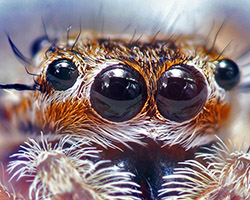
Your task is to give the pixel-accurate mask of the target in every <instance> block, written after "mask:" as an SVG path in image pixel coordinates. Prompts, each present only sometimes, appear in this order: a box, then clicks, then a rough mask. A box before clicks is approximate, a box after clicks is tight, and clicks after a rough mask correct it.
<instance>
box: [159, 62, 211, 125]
mask: <svg viewBox="0 0 250 200" xmlns="http://www.w3.org/2000/svg"><path fill="white" fill-rule="evenodd" d="M155 98H156V104H157V107H158V110H159V112H160V113H161V115H162V116H164V117H165V118H167V119H169V120H172V121H176V122H182V121H185V120H189V119H192V118H193V117H195V116H196V115H197V114H198V113H199V111H200V110H201V108H202V107H203V105H204V103H205V102H206V100H207V84H206V82H205V80H204V77H203V76H202V74H201V73H200V72H199V71H198V70H196V69H195V68H194V67H192V66H188V65H184V66H182V65H175V66H172V67H171V68H170V69H168V70H166V71H165V72H164V73H163V74H162V75H161V77H160V79H159V80H158V82H157V93H156V97H155Z"/></svg>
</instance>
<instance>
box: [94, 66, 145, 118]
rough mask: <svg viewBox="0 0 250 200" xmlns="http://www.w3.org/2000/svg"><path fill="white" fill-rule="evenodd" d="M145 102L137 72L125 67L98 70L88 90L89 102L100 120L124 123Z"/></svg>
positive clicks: (141, 81) (143, 91)
mask: <svg viewBox="0 0 250 200" xmlns="http://www.w3.org/2000/svg"><path fill="white" fill-rule="evenodd" d="M146 99H147V89H146V83H145V81H144V79H143V78H142V76H141V75H140V73H139V72H138V71H136V70H134V69H133V68H130V67H128V66H125V65H113V66H111V67H108V68H106V69H104V70H103V71H101V72H100V73H99V74H98V75H97V76H96V78H95V81H94V83H93V85H92V87H91V92H90V101H91V104H92V107H93V108H94V109H95V111H96V112H97V113H98V114H99V115H101V116H102V117H103V118H105V119H108V120H110V121H114V122H121V121H126V120H129V119H131V118H133V117H134V116H135V115H137V114H138V113H139V112H140V110H141V109H142V107H143V106H144V104H145V102H146Z"/></svg>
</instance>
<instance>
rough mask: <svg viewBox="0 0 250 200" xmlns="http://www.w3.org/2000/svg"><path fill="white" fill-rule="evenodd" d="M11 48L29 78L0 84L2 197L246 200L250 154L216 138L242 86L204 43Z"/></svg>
mask: <svg viewBox="0 0 250 200" xmlns="http://www.w3.org/2000/svg"><path fill="white" fill-rule="evenodd" d="M8 39H9V42H10V45H11V47H12V49H13V51H14V53H15V55H16V56H17V57H18V58H19V59H20V60H21V61H22V62H23V63H24V64H25V66H26V70H27V72H28V74H29V76H28V78H27V82H26V83H25V84H7V85H1V88H2V89H4V90H6V91H9V92H8V93H6V95H4V96H3V95H2V96H1V120H2V122H1V127H0V130H1V135H2V138H3V137H6V141H7V140H8V141H7V143H8V145H6V148H5V152H2V151H1V155H0V156H1V162H2V163H3V167H2V171H3V172H2V174H3V175H2V182H1V188H2V189H1V190H0V197H1V198H2V199H53V200H54V199H56V200H59V199H73V200H78V199H79V200H80V199H81V200H82V199H84V200H85V199H97V200H104V199H106V200H110V199H124V200H135V199H163V200H165V199H214V200H215V199H242V200H243V199H244V200H246V199H250V154H249V152H248V151H247V152H243V151H236V149H234V150H232V149H230V147H227V146H226V144H225V143H224V142H225V141H224V142H223V141H222V139H220V134H221V133H222V132H224V128H225V127H226V126H227V123H228V121H229V118H230V116H231V113H232V110H233V107H234V106H235V105H234V98H235V94H236V93H237V92H238V90H239V88H241V89H242V88H244V87H249V86H248V85H245V86H244V85H243V86H242V85H241V84H239V82H240V70H239V67H238V65H237V64H236V63H235V62H234V61H233V60H231V59H230V58H227V57H226V56H224V55H223V53H220V52H218V51H217V50H216V49H215V48H214V46H212V47H210V48H208V46H207V45H206V44H204V39H202V38H200V37H196V36H195V37H190V36H181V37H176V38H175V37H174V36H172V37H170V36H158V37H147V36H143V37H141V38H140V39H139V40H135V39H134V40H133V39H132V40H131V38H128V39H127V38H125V37H124V38H119V39H117V38H115V37H99V36H98V34H97V33H95V32H90V31H89V32H88V31H85V32H83V33H81V34H79V35H77V36H76V37H73V38H70V37H68V38H67V39H66V40H65V38H58V39H57V40H52V39H51V38H48V36H45V37H42V38H39V39H38V40H36V41H35V42H34V44H33V46H32V55H33V58H32V59H28V58H26V57H25V56H23V55H22V53H21V52H20V51H19V50H18V49H17V48H16V46H15V45H14V43H13V42H12V40H11V39H10V37H9V36H8ZM25 81H26V80H25ZM11 89H14V91H13V90H11ZM17 90H21V92H20V91H17ZM2 93H3V92H2ZM217 135H218V136H217ZM28 137H29V138H28ZM10 138H12V139H13V138H15V140H9V139H10ZM223 140H224V138H223ZM7 147H8V148H7ZM9 155H11V156H10V157H9ZM9 178H10V179H11V182H10V183H8V182H7V180H9Z"/></svg>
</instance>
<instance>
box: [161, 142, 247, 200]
mask: <svg viewBox="0 0 250 200" xmlns="http://www.w3.org/2000/svg"><path fill="white" fill-rule="evenodd" d="M196 158H202V159H203V160H205V161H206V162H207V164H206V165H203V164H201V163H199V162H198V161H196V160H188V161H185V162H183V163H181V164H183V165H185V167H182V168H178V169H176V171H175V173H174V174H173V175H169V176H165V177H164V179H165V181H166V183H165V184H163V189H161V190H160V191H159V192H160V196H163V199H164V200H166V199H177V200H184V199H185V200H191V199H210V200H217V199H220V200H228V199H237V200H249V199H250V153H245V152H243V151H234V150H233V148H231V149H229V148H228V147H227V146H226V145H225V144H224V143H222V141H220V143H217V144H216V145H214V146H212V149H211V150H210V153H199V154H197V157H196ZM171 179H175V180H179V182H178V181H175V182H171ZM171 186H172V187H171ZM173 186H175V187H173ZM173 192H174V195H171V194H173Z"/></svg>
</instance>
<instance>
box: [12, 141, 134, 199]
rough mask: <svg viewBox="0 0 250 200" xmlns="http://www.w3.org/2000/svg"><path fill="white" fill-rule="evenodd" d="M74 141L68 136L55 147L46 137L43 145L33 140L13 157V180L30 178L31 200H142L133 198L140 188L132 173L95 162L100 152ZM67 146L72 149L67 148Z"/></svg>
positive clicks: (103, 161) (85, 143)
mask: <svg viewBox="0 0 250 200" xmlns="http://www.w3.org/2000/svg"><path fill="white" fill-rule="evenodd" d="M72 141H73V140H72V138H71V137H69V136H65V137H63V138H62V139H61V140H60V141H59V142H58V143H57V144H55V145H53V144H52V143H50V142H48V139H44V138H43V137H42V139H41V141H40V142H38V141H35V140H34V139H29V142H26V143H25V144H26V146H21V148H22V150H20V151H19V152H18V153H16V154H14V155H13V156H12V157H17V159H16V160H15V161H12V162H11V163H10V164H9V169H8V171H9V172H10V173H13V176H12V179H13V178H14V177H17V180H19V179H20V178H22V177H30V181H31V185H30V187H29V198H30V199H36V200H38V199H73V200H78V199H79V200H80V199H83V200H84V199H86V200H87V199H96V200H104V199H110V200H112V199H124V200H125V199H126V200H127V199H128V200H134V199H138V198H137V197H134V196H133V194H135V193H138V191H137V190H136V188H137V187H138V186H137V184H135V183H133V182H132V181H131V177H132V176H133V175H132V174H131V173H129V172H123V171H121V170H120V169H119V168H118V167H117V168H116V167H107V163H109V161H107V160H100V161H97V162H94V161H92V160H93V159H95V158H97V157H98V153H99V152H100V151H99V150H96V149H95V148H93V147H89V146H86V145H87V144H88V143H87V142H85V141H83V140H82V141H80V142H78V143H77V144H76V143H74V144H72ZM66 143H67V144H71V146H70V147H67V148H64V146H65V144H66ZM91 159H92V160H91ZM17 168H18V169H17ZM15 169H17V171H15ZM133 188H134V189H133Z"/></svg>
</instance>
